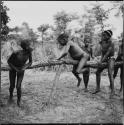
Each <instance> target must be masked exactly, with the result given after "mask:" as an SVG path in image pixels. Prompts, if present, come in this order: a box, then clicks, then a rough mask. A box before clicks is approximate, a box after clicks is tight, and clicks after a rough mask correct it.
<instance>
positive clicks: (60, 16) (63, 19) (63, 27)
mask: <svg viewBox="0 0 124 125" xmlns="http://www.w3.org/2000/svg"><path fill="white" fill-rule="evenodd" d="M75 19H78V16H77V15H76V14H69V13H66V12H65V11H61V12H58V13H57V14H55V15H54V20H55V25H56V27H55V29H54V31H55V35H58V34H61V33H63V32H68V30H67V26H68V24H69V22H71V21H73V20H75Z"/></svg>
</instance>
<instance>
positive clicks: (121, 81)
mask: <svg viewBox="0 0 124 125" xmlns="http://www.w3.org/2000/svg"><path fill="white" fill-rule="evenodd" d="M120 71H121V72H120V83H121V87H120V92H121V91H122V89H123V85H124V84H123V76H124V74H123V66H121V70H120Z"/></svg>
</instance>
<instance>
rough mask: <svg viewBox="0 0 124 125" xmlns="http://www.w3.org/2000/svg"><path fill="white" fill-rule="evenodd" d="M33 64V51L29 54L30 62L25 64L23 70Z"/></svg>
mask: <svg viewBox="0 0 124 125" xmlns="http://www.w3.org/2000/svg"><path fill="white" fill-rule="evenodd" d="M31 65H32V53H30V55H29V62H28V63H27V64H25V66H23V68H22V70H25V69H27V68H28V67H30V66H31Z"/></svg>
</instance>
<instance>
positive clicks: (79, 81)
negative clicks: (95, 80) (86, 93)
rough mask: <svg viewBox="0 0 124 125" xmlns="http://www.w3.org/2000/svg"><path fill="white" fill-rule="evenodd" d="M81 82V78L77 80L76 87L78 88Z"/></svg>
mask: <svg viewBox="0 0 124 125" xmlns="http://www.w3.org/2000/svg"><path fill="white" fill-rule="evenodd" d="M81 80H82V79H81V78H80V79H79V80H78V84H77V87H79V86H80V83H81Z"/></svg>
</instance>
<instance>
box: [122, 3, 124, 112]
mask: <svg viewBox="0 0 124 125" xmlns="http://www.w3.org/2000/svg"><path fill="white" fill-rule="evenodd" d="M122 18H123V35H122V37H123V43H122V44H123V50H124V4H123V5H122ZM123 59H124V54H123ZM123 61H124V60H123ZM123 72H124V63H123ZM122 80H123V91H122V92H123V105H124V77H123V79H122ZM123 113H124V108H123Z"/></svg>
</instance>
